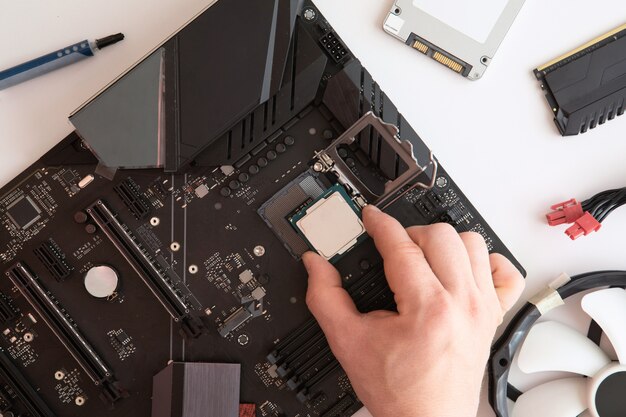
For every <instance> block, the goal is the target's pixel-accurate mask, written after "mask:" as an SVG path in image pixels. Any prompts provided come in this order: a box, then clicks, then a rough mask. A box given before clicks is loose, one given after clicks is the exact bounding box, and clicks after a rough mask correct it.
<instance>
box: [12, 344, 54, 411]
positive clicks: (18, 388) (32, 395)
mask: <svg viewBox="0 0 626 417" xmlns="http://www.w3.org/2000/svg"><path fill="white" fill-rule="evenodd" d="M0 381H2V382H4V383H5V384H6V385H7V386H8V387H9V388H10V389H11V391H12V395H11V398H10V400H15V399H17V400H19V402H20V403H21V404H22V405H23V406H24V407H25V408H26V410H28V413H29V415H31V416H32V417H56V416H55V414H54V413H53V412H52V410H50V408H49V407H48V405H47V404H46V403H45V402H44V401H43V400H42V399H41V397H40V396H39V395H38V394H37V391H35V389H34V388H33V386H32V385H31V384H30V383H29V382H28V381H27V380H26V378H25V377H24V375H22V373H21V372H20V371H19V369H17V367H16V366H15V365H14V364H13V362H11V360H10V359H9V357H8V356H7V355H6V353H4V350H2V349H0ZM5 415H7V416H9V415H13V414H9V413H6V414H5Z"/></svg>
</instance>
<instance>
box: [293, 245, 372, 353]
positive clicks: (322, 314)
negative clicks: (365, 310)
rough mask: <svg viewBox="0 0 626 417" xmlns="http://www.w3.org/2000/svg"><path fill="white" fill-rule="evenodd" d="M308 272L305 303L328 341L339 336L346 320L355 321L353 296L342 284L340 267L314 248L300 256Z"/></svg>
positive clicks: (357, 315) (332, 340) (356, 311)
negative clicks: (315, 251)
mask: <svg viewBox="0 0 626 417" xmlns="http://www.w3.org/2000/svg"><path fill="white" fill-rule="evenodd" d="M302 261H303V262H304V266H305V267H306V269H307V272H308V273H309V287H308V289H307V292H306V303H307V306H308V307H309V310H311V313H313V316H315V319H316V320H317V322H318V323H319V325H320V327H321V328H322V330H323V331H324V333H325V334H326V336H327V337H328V339H329V341H330V342H331V344H332V343H333V342H334V341H336V340H338V338H339V337H340V335H341V328H342V324H343V328H344V329H345V323H346V321H345V320H349V321H352V322H354V319H357V318H358V317H359V316H360V313H359V311H358V310H357V308H356V306H355V305H354V302H353V301H352V298H351V297H350V295H349V294H348V292H347V291H346V290H344V289H343V286H342V285H341V276H340V275H339V271H337V269H335V267H334V266H332V265H331V264H330V262H328V261H327V260H326V259H324V258H322V257H321V256H319V255H318V254H316V253H314V252H307V253H305V254H304V255H303V256H302Z"/></svg>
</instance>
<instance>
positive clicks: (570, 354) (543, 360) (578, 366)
mask: <svg viewBox="0 0 626 417" xmlns="http://www.w3.org/2000/svg"><path fill="white" fill-rule="evenodd" d="M610 362H611V359H610V358H609V357H608V356H607V355H606V353H604V352H603V351H602V349H600V348H599V347H598V346H596V345H595V344H594V343H593V342H592V341H591V340H589V339H588V338H586V337H585V336H583V335H582V334H580V333H578V332H577V331H576V330H574V329H572V328H570V327H567V326H565V325H564V324H561V323H557V322H555V321H546V322H543V323H538V324H536V325H535V326H533V328H531V329H530V332H528V336H526V340H525V341H524V344H523V345H522V349H521V350H520V354H519V358H518V365H519V368H520V369H521V370H522V371H523V372H525V373H527V374H530V373H533V372H544V371H564V372H574V373H577V374H581V375H586V376H593V375H595V374H596V373H597V372H598V371H600V370H601V369H602V368H604V367H605V366H606V365H608V364H609V363H610Z"/></svg>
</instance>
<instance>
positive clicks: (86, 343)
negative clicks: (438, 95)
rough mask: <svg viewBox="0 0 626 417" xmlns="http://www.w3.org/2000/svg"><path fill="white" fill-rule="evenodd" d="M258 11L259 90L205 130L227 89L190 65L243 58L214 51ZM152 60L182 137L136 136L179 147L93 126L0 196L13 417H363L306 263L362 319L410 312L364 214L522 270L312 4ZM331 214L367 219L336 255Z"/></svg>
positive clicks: (5, 366) (283, 7)
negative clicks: (462, 244)
mask: <svg viewBox="0 0 626 417" xmlns="http://www.w3.org/2000/svg"><path fill="white" fill-rule="evenodd" d="M250 7H252V8H253V9H255V8H256V9H258V10H257V11H256V13H252V12H254V10H253V11H252V12H250V10H249V8H250ZM243 9H246V10H247V11H248V12H250V13H251V16H254V15H256V17H257V20H256V21H257V24H260V25H263V24H265V25H267V27H271V28H273V29H272V30H273V31H274V32H273V33H274V34H273V35H272V36H270V37H269V40H268V41H267V42H269V43H268V45H269V46H268V45H266V46H265V49H264V52H263V54H262V55H263V59H261V60H260V62H262V64H263V65H261V70H260V74H261V76H259V77H256V78H255V76H256V72H255V71H256V70H255V68H256V67H255V66H253V65H250V68H241V69H240V74H239V75H238V76H239V78H242V77H243V78H245V75H246V74H247V73H246V71H249V72H250V73H251V77H250V78H249V79H248V80H247V81H246V82H250V83H251V82H252V81H251V80H252V79H253V78H254V79H256V81H255V82H256V84H254V86H253V87H255V88H252V89H251V88H250V86H248V85H246V86H243V87H241V88H242V89H245V94H248V95H249V97H246V99H245V100H243V99H241V100H239V99H234V98H232V97H231V96H228V97H226V96H217V97H215V101H217V102H222V101H223V102H224V103H225V104H224V106H223V108H222V110H223V112H222V113H220V114H217V115H214V114H212V115H204V116H203V115H202V114H198V112H200V111H201V110H202V109H203V107H202V100H204V99H205V98H206V97H204V96H202V91H200V90H202V89H203V88H204V87H202V86H201V85H200V84H202V83H203V79H202V78H200V79H198V74H201V75H202V77H212V76H215V75H211V74H210V73H209V72H206V73H201V72H197V73H196V75H192V74H191V73H190V72H189V71H190V69H189V68H188V67H187V66H189V65H195V64H198V63H197V62H194V60H199V59H200V60H206V61H210V62H220V61H216V60H215V56H216V54H217V55H219V54H222V55H224V54H226V55H228V54H231V55H232V57H231V60H234V61H237V60H242V59H244V57H242V56H241V54H243V55H245V53H243V52H242V51H236V48H226V49H228V51H225V50H223V49H224V48H222V49H220V48H221V46H219V45H217V46H216V45H215V44H211V45H208V46H207V45H204V44H203V43H202V42H201V39H202V38H203V36H201V35H202V33H203V32H202V31H203V30H204V29H207V24H208V23H210V22H216V21H217V22H219V21H224V22H225V23H224V24H223V26H228V19H225V17H228V16H231V15H233V14H238V13H239V14H240V13H241V10H243ZM250 18H252V17H250ZM263 19H265V20H263ZM259 22H260V23H259ZM210 29H211V30H214V29H215V28H214V27H213V26H211V27H210ZM239 29H240V30H241V31H243V32H242V33H241V34H240V36H241V38H242V39H245V40H246V41H249V40H250V39H252V38H253V37H252V36H250V34H247V33H246V31H245V27H240V28H239ZM225 30H226V29H225ZM268 33H269V32H268ZM190 39H191V40H193V43H192V45H191V46H195V47H196V51H195V55H194V57H193V58H191V57H190V56H189V55H187V52H186V51H187V48H189V47H190V45H189V42H191V40H190ZM229 45H230V44H229ZM270 50H271V51H272V52H273V59H270V60H269V61H271V62H272V63H273V66H272V65H266V63H267V62H269V61H268V60H266V58H267V57H270V55H272V54H268V53H266V52H267V51H270ZM207 51H209V52H210V51H213V52H214V54H213V55H211V54H210V53H209V52H207ZM233 51H234V52H233ZM205 53H206V54H205ZM155 54H157V55H158V56H159V57H160V58H159V59H163V60H164V61H161V63H162V64H163V65H159V68H161V69H162V70H163V71H165V73H164V77H165V79H166V80H170V81H171V82H166V84H165V85H166V88H165V90H164V91H165V93H164V95H163V96H160V97H159V98H157V100H158V101H159V103H161V104H163V105H162V106H158V107H159V108H160V109H161V110H160V111H163V114H164V117H165V120H166V121H167V123H165V124H164V125H159V126H157V127H156V128H155V129H156V130H154V131H151V130H150V129H147V130H146V129H143V130H141V129H140V130H137V131H136V132H135V133H136V134H137V135H138V141H141V138H140V136H141V135H144V136H143V138H146V137H149V135H148V136H145V135H147V134H148V133H150V132H148V131H149V130H150V131H151V132H152V133H155V132H156V133H157V134H158V133H159V132H162V133H163V132H165V133H167V134H166V135H165V138H166V139H165V142H166V143H165V145H166V146H164V147H163V146H162V145H163V144H162V143H161V142H160V139H161V136H159V137H158V139H159V140H155V141H152V142H150V141H144V142H143V143H142V145H141V146H143V147H147V148H150V146H152V148H150V149H151V151H154V153H153V154H152V156H154V158H152V157H150V158H148V159H146V158H147V157H146V155H142V156H141V158H144V159H143V162H138V159H137V158H138V157H136V156H133V155H127V154H129V153H131V151H130V150H128V149H126V148H124V147H122V148H118V149H117V151H115V149H113V148H110V149H105V148H103V147H102V146H103V142H100V141H99V140H100V139H101V137H100V136H101V135H104V136H106V133H107V132H101V131H100V130H97V129H96V130H93V129H92V128H93V127H94V125H93V124H90V122H89V120H86V119H82V120H81V121H80V122H76V123H75V124H76V125H80V128H78V129H77V132H74V133H72V134H71V135H69V136H68V137H66V138H65V139H63V140H62V141H61V142H60V143H59V144H58V145H57V146H56V147H54V148H53V149H52V150H50V151H49V152H48V153H47V154H46V155H44V156H43V157H42V158H41V159H40V160H39V161H37V162H36V163H35V164H33V165H32V166H31V167H29V168H28V169H26V170H25V171H24V172H23V173H22V174H21V175H19V176H18V177H17V178H15V179H14V180H13V181H11V182H10V183H9V184H7V185H6V186H5V187H3V188H2V190H1V192H0V223H1V224H2V233H1V235H0V260H1V262H2V267H3V272H4V274H5V279H4V280H1V281H0V333H1V336H0V414H2V415H5V416H8V415H13V416H23V417H25V416H31V417H43V416H45V417H48V416H64V417H65V416H89V417H105V416H116V417H120V416H121V417H124V416H128V417H130V416H133V417H148V416H154V417H156V416H159V417H160V416H182V415H185V416H200V415H206V414H202V412H200V414H198V409H201V408H202V407H203V404H211V406H212V407H216V408H215V409H219V410H221V411H219V413H221V414H223V415H220V416H211V417H231V416H239V415H241V416H258V417H261V416H262V417H281V416H288V417H306V416H308V417H314V416H322V417H339V416H350V415H352V414H353V413H354V412H356V411H357V410H358V409H359V408H360V407H361V404H360V402H359V400H358V398H357V397H356V395H355V393H354V391H353V389H352V387H351V385H350V382H349V380H348V378H347V377H346V375H345V373H344V372H343V371H342V369H341V367H340V365H339V364H338V362H337V361H336V359H335V358H334V357H333V355H332V353H331V351H330V349H329V346H328V343H327V342H326V340H325V338H324V335H323V334H322V332H321V330H320V328H319V326H318V325H317V323H316V322H315V320H314V319H313V318H312V316H311V314H310V313H309V312H308V310H307V308H306V305H305V302H304V300H305V293H306V272H305V270H304V267H303V266H302V264H301V262H300V256H301V255H302V253H303V252H304V251H306V250H310V249H318V250H320V251H321V250H323V249H325V248H328V254H327V255H328V256H327V257H328V258H329V259H331V258H332V261H333V262H334V263H335V266H336V267H337V268H338V269H339V271H340V272H341V274H342V276H343V278H344V283H345V286H346V288H347V290H348V291H349V292H350V294H351V295H352V297H353V298H354V300H355V302H356V304H357V306H358V308H359V309H360V310H361V311H371V310H375V309H393V308H394V307H395V305H394V302H393V294H392V293H391V291H390V290H389V287H388V286H387V284H386V280H385V277H384V273H383V268H382V263H381V259H380V257H379V255H378V254H377V252H376V250H375V247H374V245H373V243H372V242H371V240H370V239H369V238H367V236H366V235H364V234H363V233H362V230H361V229H360V227H361V226H360V219H359V213H360V209H361V208H362V207H363V206H364V205H365V204H368V203H369V204H378V205H379V206H380V207H383V208H384V209H385V211H387V212H388V213H390V214H392V215H393V216H395V217H396V218H397V219H398V220H400V221H401V222H402V223H403V224H404V225H406V226H409V225H420V224H421V225H423V224H431V223H435V222H447V223H449V224H451V225H453V226H454V227H455V228H456V229H457V230H458V231H475V232H478V233H480V234H481V235H483V236H484V238H485V240H486V242H487V245H488V246H489V250H490V251H492V252H499V253H502V254H503V255H505V256H507V257H508V258H509V259H511V260H512V261H513V262H515V264H516V265H517V266H518V268H520V270H522V269H521V266H520V265H519V264H518V263H517V262H516V261H515V259H514V258H513V256H512V255H511V253H510V252H509V251H508V250H507V249H506V247H505V246H504V245H503V243H502V242H501V241H500V240H499V239H498V237H497V236H496V235H495V233H494V232H493V230H492V229H491V228H490V227H489V225H488V224H487V223H486V222H485V220H484V219H483V218H482V217H481V216H480V214H479V213H478V212H477V211H476V209H475V208H474V207H473V206H472V204H471V203H470V202H469V201H468V199H467V198H466V197H465V196H464V195H463V193H462V192H461V190H459V188H458V187H457V186H456V184H455V183H454V181H453V180H452V179H451V178H450V177H449V176H448V174H447V173H446V171H445V169H444V168H442V167H441V165H439V164H438V161H437V160H436V159H435V158H434V157H433V156H432V155H431V154H430V151H429V150H428V148H427V147H426V145H425V144H424V143H423V142H422V141H421V139H420V138H419V137H418V136H417V134H416V133H415V131H414V130H413V129H412V128H411V126H409V124H408V123H407V122H406V120H405V119H404V117H403V116H402V115H401V114H400V113H399V112H398V110H397V109H396V107H395V106H394V105H393V103H391V101H390V100H389V98H388V97H387V96H386V95H385V94H384V93H383V92H382V91H381V90H380V88H379V86H378V85H377V84H376V82H374V81H373V80H372V78H371V76H370V74H369V73H368V72H367V70H366V69H365V68H363V67H362V66H361V64H360V62H359V61H358V60H357V59H356V57H354V56H353V55H352V53H351V52H350V50H349V49H348V48H347V46H346V45H344V44H343V42H342V41H341V39H340V37H339V36H338V35H337V34H336V33H335V32H334V31H333V29H332V27H331V26H330V25H329V24H328V22H327V21H326V20H324V18H323V16H322V15H321V14H320V12H319V10H317V9H316V7H315V6H314V5H313V3H311V2H310V1H305V2H304V3H303V4H301V3H299V2H293V1H277V2H266V1H261V0H258V1H257V0H254V1H252V0H246V1H244V0H221V1H219V2H218V3H217V4H216V5H215V6H213V7H211V8H209V9H207V11H205V12H204V14H202V15H201V16H200V17H198V19H196V20H195V21H194V22H192V23H190V24H189V25H188V26H187V27H186V28H184V29H183V30H182V31H181V32H180V33H179V34H178V35H176V36H175V37H173V38H172V39H170V40H169V41H167V42H166V43H165V44H164V45H162V46H161V48H160V49H158V50H157V52H155ZM253 58H254V57H252V58H251V59H253ZM152 59H153V57H148V58H146V61H144V62H143V63H140V64H139V65H138V66H137V68H139V70H140V71H144V70H145V68H146V67H143V66H142V65H144V64H145V63H148V64H149V63H150V62H152V61H151V60H152ZM174 61H175V65H174ZM244 61H245V60H244ZM203 62H204V61H203ZM201 64H202V63H201ZM198 65H200V64H198ZM137 68H136V69H137ZM196 68H197V66H196ZM133 71H135V70H131V71H130V72H129V73H128V74H127V75H126V76H125V77H128V76H130V77H131V78H132V77H133V76H134V75H133ZM170 71H174V74H175V75H172V73H171V72H170ZM141 73H142V74H144V73H143V72H141ZM124 79H125V78H122V79H121V80H119V81H118V82H117V83H116V84H114V85H113V86H112V87H110V88H111V89H113V90H115V89H116V88H118V87H119V86H120V83H122V84H123V83H124ZM160 79H161V77H156V78H155V80H157V82H158V80H160ZM192 81H193V82H195V83H197V84H198V85H199V87H198V91H196V92H195V94H197V95H196V96H194V93H190V92H189V90H188V89H187V88H188V87H187V86H185V83H189V82H192ZM213 81H215V80H213ZM227 81H228V80H225V81H224V82H225V83H227ZM231 81H232V82H235V81H236V80H231ZM233 85H235V84H233ZM257 87H258V88H257ZM113 90H109V91H113ZM172 90H174V91H172ZM159 91H161V90H159ZM229 91H230V92H229V94H231V95H233V94H238V91H239V90H238V89H231V90H229ZM251 91H252V92H253V93H251ZM254 91H256V93H254ZM257 93H258V94H257ZM107 97H108V98H107ZM190 97H191V98H190ZM100 98H106V99H111V97H110V96H107V91H105V92H104V93H103V95H102V96H100ZM100 98H96V99H95V100H94V103H96V102H97V101H98V100H100ZM113 98H115V95H113ZM188 100H192V101H193V100H199V102H198V106H196V107H194V106H192V104H193V102H191V103H190V102H189V101H188ZM100 101H101V100H100ZM244 102H245V103H244ZM91 105H92V104H88V105H87V107H85V108H84V109H83V110H82V111H83V113H82V114H83V115H84V114H85V113H84V112H85V111H86V112H88V109H89V106H91ZM206 111H208V110H206ZM79 114H80V113H79ZM143 116H146V115H145V114H143V115H142V117H143ZM103 117H105V118H106V115H103ZM146 117H147V116H146ZM198 117H204V119H197V118H198ZM170 118H171V121H172V123H169V121H170ZM142 120H145V121H146V123H148V122H149V120H151V119H150V118H149V117H148V119H142ZM155 120H157V121H158V120H161V121H162V119H160V118H157V119H155ZM101 128H103V129H104V127H102V126H101ZM162 129H164V130H162ZM94 131H96V132H97V133H96V134H95V136H94V135H93V134H92V133H93V132H94ZM190 132H192V133H190ZM196 134H197V135H196ZM187 135H190V136H187ZM202 135H203V136H202ZM111 143H112V144H114V143H115V140H113V139H112V140H111ZM118 145H119V146H123V144H121V145H120V144H118ZM192 145H193V146H192ZM133 146H134V145H133ZM154 147H156V150H155V148H154ZM130 148H132V146H130V145H129V149H130ZM147 148H146V149H147ZM120 150H121V152H119V151H120ZM124 150H128V152H124ZM163 150H164V151H165V154H161V153H160V152H161V151H163ZM134 151H136V149H134ZM170 157H171V159H170ZM116 158H117V159H116ZM133 158H134V159H133ZM141 158H140V159H141ZM131 160H134V161H135V162H137V163H138V164H143V165H142V167H141V168H140V167H135V168H133V169H131V167H129V166H128V164H132V163H133V162H129V161H131ZM148 160H149V163H148ZM104 161H106V162H107V163H106V164H105V163H104ZM150 164H154V166H153V167H147V168H145V166H146V165H150ZM318 209H321V210H325V212H326V213H328V212H330V213H331V214H332V213H333V212H337V211H338V210H339V211H342V212H343V214H344V215H345V216H347V217H348V218H349V219H350V223H349V224H348V226H349V227H346V228H345V229H346V230H345V233H344V234H343V236H342V238H341V239H339V240H325V236H324V235H323V234H320V233H318V230H317V229H316V226H317V225H320V226H327V225H324V224H320V223H319V222H320V221H322V222H323V218H324V217H325V216H320V215H319V212H317V210H318ZM296 226H297V227H296ZM315 245H317V247H315ZM312 246H314V247H312ZM322 246H323V248H322ZM347 325H348V324H347ZM227 365H228V366H227ZM183 380H184V381H187V382H189V381H191V382H189V383H187V382H186V383H184V384H183V383H181V382H180V381H183ZM226 386H228V387H230V388H229V390H228V393H230V394H232V395H228V396H220V398H219V401H217V400H218V398H215V401H212V400H211V398H210V395H218V394H210V393H213V392H215V393H219V392H220V389H224V387H226ZM237 386H239V390H237ZM233 387H234V388H233ZM207 396H208V397H207ZM194 401H197V403H194ZM238 403H239V407H237V404H238ZM164 404H165V405H164ZM181 404H183V405H181ZM174 405H177V406H178V407H179V408H176V407H175V406H174ZM187 405H188V406H187ZM170 406H171V408H168V407H170ZM189 410H196V411H195V414H194V412H193V411H189ZM10 413H12V414H10Z"/></svg>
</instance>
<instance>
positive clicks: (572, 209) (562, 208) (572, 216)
mask: <svg viewBox="0 0 626 417" xmlns="http://www.w3.org/2000/svg"><path fill="white" fill-rule="evenodd" d="M550 208H551V209H552V210H554V211H553V212H551V213H548V214H546V218H547V219H548V224H549V225H550V226H557V225H559V224H563V223H574V222H575V221H576V220H578V219H580V218H581V217H582V216H583V214H584V212H583V206H582V204H580V203H579V202H578V201H576V199H574V198H572V199H571V200H568V201H564V202H563V203H559V204H555V205H553V206H552V207H550Z"/></svg>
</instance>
